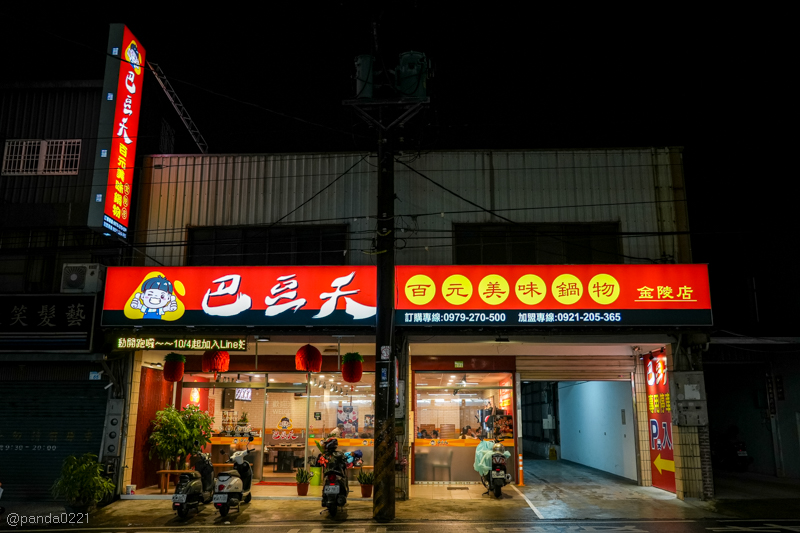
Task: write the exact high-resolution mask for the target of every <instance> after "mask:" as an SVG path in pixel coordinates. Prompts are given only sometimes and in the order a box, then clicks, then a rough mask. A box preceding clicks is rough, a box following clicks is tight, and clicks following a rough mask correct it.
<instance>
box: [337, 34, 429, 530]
mask: <svg viewBox="0 0 800 533" xmlns="http://www.w3.org/2000/svg"><path fill="white" fill-rule="evenodd" d="M373 31H375V26H373ZM374 52H375V53H377V38H376V44H375V47H374ZM409 54H412V55H409ZM426 61H427V60H426V59H425V56H424V55H423V54H420V53H418V52H409V53H407V54H403V55H402V56H401V64H400V66H399V67H398V69H397V70H396V71H395V72H396V78H397V79H401V78H402V79H405V81H406V84H405V86H412V87H413V90H408V91H407V90H403V85H402V84H401V83H396V84H395V83H394V82H391V87H392V89H393V90H392V95H391V96H390V97H388V98H373V93H374V91H373V79H374V78H373V71H372V66H373V65H374V64H375V61H374V58H373V57H372V56H359V57H358V58H356V69H357V74H356V91H357V93H356V94H357V98H356V99H354V100H346V101H344V104H345V105H350V106H352V107H353V109H354V110H355V111H356V112H357V113H358V115H359V116H360V117H361V118H363V119H364V120H365V121H366V122H367V123H368V124H369V125H370V126H372V127H374V128H375V129H376V130H377V132H378V150H377V152H378V154H377V155H378V169H377V178H378V231H377V236H376V249H375V254H376V257H377V260H378V287H377V289H378V290H377V295H378V302H377V303H378V316H377V329H376V332H375V382H376V383H375V384H376V391H375V448H374V450H375V485H374V486H375V493H374V495H373V507H372V516H373V518H374V519H375V520H377V521H378V522H389V521H391V520H394V517H395V466H394V465H395V454H396V442H397V439H396V437H395V416H394V414H395V412H394V408H395V397H396V396H395V395H396V391H395V359H396V357H397V354H396V353H395V343H394V303H395V302H394V290H395V287H394V267H395V264H394V263H395V261H394V249H395V248H394V246H395V236H394V197H395V194H394V155H395V154H394V148H393V142H392V141H393V129H394V128H395V127H400V128H402V127H403V126H404V125H405V123H406V122H407V121H408V120H410V119H411V118H412V117H413V116H414V115H416V114H417V113H418V112H419V111H420V110H421V109H422V108H423V107H424V106H425V105H426V104H427V103H429V101H430V100H429V99H428V98H427V96H425V93H424V90H425V80H424V79H422V76H427V63H426ZM409 65H411V66H410V67H409ZM404 72H411V74H410V75H407V74H403V73H404ZM387 74H388V73H383V76H384V77H385V78H388V76H387ZM411 77H414V78H415V79H413V80H412V79H411ZM376 78H377V76H376ZM389 84H390V83H389V82H388V81H387V84H386V85H385V86H388V85H389ZM398 88H399V92H398V90H397V89H398ZM420 88H421V90H419V89H420ZM409 93H411V94H410V95H409ZM420 94H421V95H420Z"/></svg>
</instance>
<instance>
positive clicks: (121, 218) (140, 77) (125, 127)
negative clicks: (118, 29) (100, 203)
mask: <svg viewBox="0 0 800 533" xmlns="http://www.w3.org/2000/svg"><path fill="white" fill-rule="evenodd" d="M121 44H122V46H121V47H120V48H119V59H120V65H119V76H118V79H117V87H116V94H115V98H116V101H115V104H114V123H113V128H112V137H111V149H110V150H109V153H108V161H109V169H108V180H107V187H106V191H105V205H104V209H103V226H104V227H105V228H106V229H109V230H111V231H113V232H114V233H116V234H118V235H120V236H121V237H125V236H126V235H127V231H128V220H129V218H130V215H131V192H132V190H133V169H134V166H135V165H134V161H135V157H136V142H137V140H138V135H139V115H140V111H141V100H142V88H143V85H144V83H143V82H144V74H145V69H146V68H147V67H146V64H145V50H144V47H143V46H142V44H141V43H140V42H139V41H138V39H136V37H134V35H133V33H131V31H130V30H129V29H128V27H127V26H125V27H124V30H123V37H122V43H121Z"/></svg>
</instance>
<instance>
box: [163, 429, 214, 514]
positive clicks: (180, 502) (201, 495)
mask: <svg viewBox="0 0 800 533" xmlns="http://www.w3.org/2000/svg"><path fill="white" fill-rule="evenodd" d="M195 446H198V447H199V446H200V443H199V442H198V441H195ZM195 457H197V462H196V463H195V464H194V472H191V473H188V474H181V477H180V480H179V481H178V485H177V486H176V487H175V494H173V495H172V509H173V510H175V511H178V516H180V517H181V518H186V517H187V516H189V510H190V509H196V508H198V507H199V506H200V504H201V503H211V499H212V497H213V495H214V465H213V464H212V462H211V454H209V453H198V454H196V455H195Z"/></svg>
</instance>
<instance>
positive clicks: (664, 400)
mask: <svg viewBox="0 0 800 533" xmlns="http://www.w3.org/2000/svg"><path fill="white" fill-rule="evenodd" d="M647 410H648V411H650V412H651V413H654V414H657V413H671V412H672V408H671V407H670V400H669V393H668V392H667V393H659V394H648V395H647Z"/></svg>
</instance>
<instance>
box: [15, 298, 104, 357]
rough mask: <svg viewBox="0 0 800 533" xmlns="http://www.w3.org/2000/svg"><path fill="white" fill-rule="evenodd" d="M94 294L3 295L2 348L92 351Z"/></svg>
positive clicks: (19, 350) (34, 350)
mask: <svg viewBox="0 0 800 533" xmlns="http://www.w3.org/2000/svg"><path fill="white" fill-rule="evenodd" d="M94 308H95V295H94V294H35V295H28V294H24V295H14V294H9V295H2V296H0V351H15V352H31V351H33V352H49V351H54V352H56V351H57V352H88V351H91V349H92V335H93V332H94V318H95V315H94Z"/></svg>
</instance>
